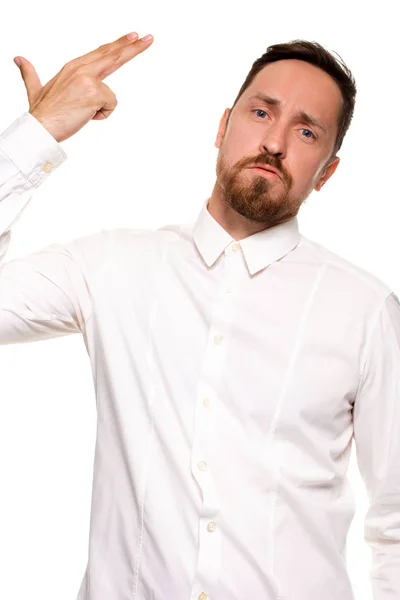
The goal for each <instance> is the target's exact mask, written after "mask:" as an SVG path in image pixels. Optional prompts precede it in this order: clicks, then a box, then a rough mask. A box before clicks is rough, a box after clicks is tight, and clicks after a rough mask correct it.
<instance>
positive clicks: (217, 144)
mask: <svg viewBox="0 0 400 600" xmlns="http://www.w3.org/2000/svg"><path fill="white" fill-rule="evenodd" d="M230 112H231V109H230V108H226V109H225V111H224V114H223V115H222V117H221V120H220V122H219V127H218V133H217V137H216V140H215V147H216V148H220V147H221V144H222V140H223V138H224V135H225V131H226V126H227V124H228V117H229V113H230Z"/></svg>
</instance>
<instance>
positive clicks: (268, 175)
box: [249, 166, 280, 179]
mask: <svg viewBox="0 0 400 600" xmlns="http://www.w3.org/2000/svg"><path fill="white" fill-rule="evenodd" d="M249 168H250V169H251V170H252V171H255V172H256V173H258V174H259V175H262V176H263V177H266V178H267V179H280V177H279V175H278V174H277V173H275V172H274V171H270V170H269V169H268V168H266V167H258V166H254V167H249Z"/></svg>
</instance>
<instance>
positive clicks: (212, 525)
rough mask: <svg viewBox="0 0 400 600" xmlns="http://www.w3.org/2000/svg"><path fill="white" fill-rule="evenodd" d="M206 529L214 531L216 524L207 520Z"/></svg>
mask: <svg viewBox="0 0 400 600" xmlns="http://www.w3.org/2000/svg"><path fill="white" fill-rule="evenodd" d="M207 529H208V531H215V530H216V529H217V526H216V524H215V523H214V521H210V522H209V524H208V525H207Z"/></svg>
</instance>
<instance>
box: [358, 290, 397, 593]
mask: <svg viewBox="0 0 400 600" xmlns="http://www.w3.org/2000/svg"><path fill="white" fill-rule="evenodd" d="M353 424H354V440H355V444H356V457H357V463H358V467H359V470H360V473H361V475H362V478H363V480H364V483H365V486H366V490H367V493H368V499H369V508H368V511H367V513H366V515H365V520H364V537H365V541H366V543H367V544H369V546H370V548H371V550H372V562H371V570H370V581H371V584H372V591H373V598H374V600H398V599H399V598H400V303H399V299H398V298H397V296H396V295H395V294H393V293H392V294H390V295H389V296H387V298H386V299H385V301H384V304H383V307H382V308H381V310H380V311H379V314H378V316H377V319H376V321H375V323H374V325H373V329H372V331H371V335H370V338H369V340H368V341H367V346H366V352H365V358H364V361H363V367H362V373H361V378H360V386H359V390H358V394H357V397H356V400H355V403H354V406H353Z"/></svg>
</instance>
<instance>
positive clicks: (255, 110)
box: [251, 108, 268, 115]
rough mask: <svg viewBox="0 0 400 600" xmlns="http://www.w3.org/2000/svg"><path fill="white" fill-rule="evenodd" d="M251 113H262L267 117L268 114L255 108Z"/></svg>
mask: <svg viewBox="0 0 400 600" xmlns="http://www.w3.org/2000/svg"><path fill="white" fill-rule="evenodd" d="M251 112H253V113H260V112H261V113H264V115H267V114H268V113H266V112H265V110H262V109H261V108H256V109H254V110H252V111H251Z"/></svg>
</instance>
